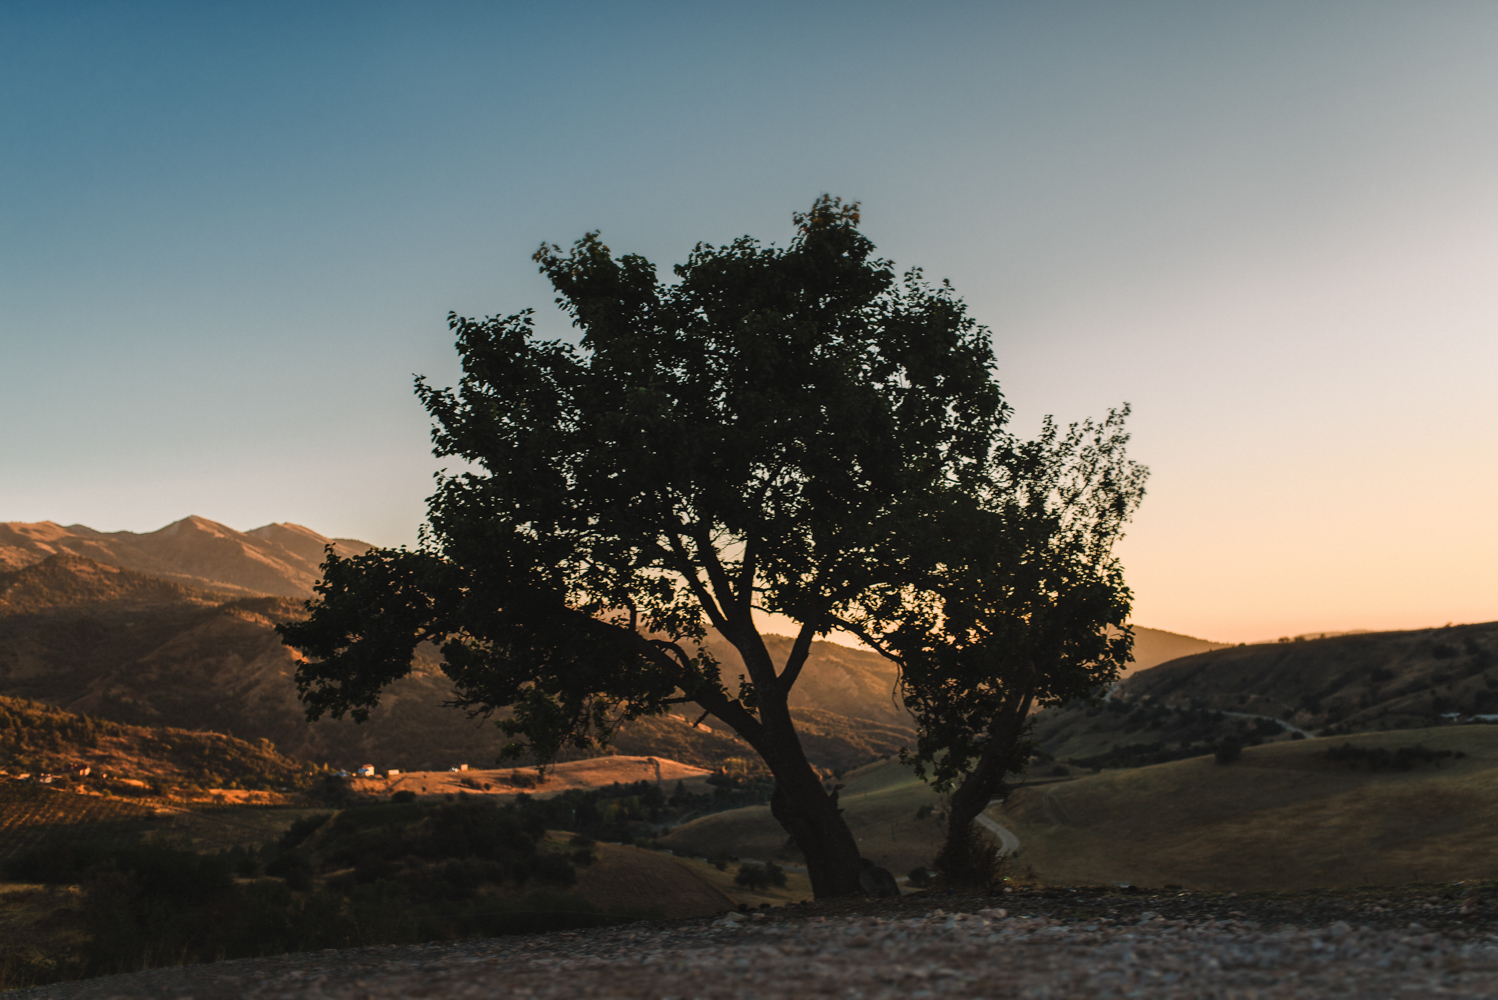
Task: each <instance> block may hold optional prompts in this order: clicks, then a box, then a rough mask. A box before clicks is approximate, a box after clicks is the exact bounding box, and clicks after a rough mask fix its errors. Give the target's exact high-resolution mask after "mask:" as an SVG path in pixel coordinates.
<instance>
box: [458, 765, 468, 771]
mask: <svg viewBox="0 0 1498 1000" xmlns="http://www.w3.org/2000/svg"><path fill="white" fill-rule="evenodd" d="M458 770H459V771H466V770H468V765H467V764H459V765H458Z"/></svg>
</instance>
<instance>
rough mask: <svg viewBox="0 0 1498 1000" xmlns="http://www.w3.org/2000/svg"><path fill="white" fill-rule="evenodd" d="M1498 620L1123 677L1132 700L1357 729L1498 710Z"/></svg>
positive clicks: (1349, 638) (1124, 692)
mask: <svg viewBox="0 0 1498 1000" xmlns="http://www.w3.org/2000/svg"><path fill="white" fill-rule="evenodd" d="M1495 667H1498V622H1488V623H1486V624H1481V625H1457V626H1448V627H1446V628H1438V629H1437V628H1432V629H1417V630H1413V631H1407V632H1363V633H1356V634H1350V635H1339V636H1331V637H1328V638H1322V639H1312V640H1307V641H1295V642H1276V643H1259V644H1257V645H1253V646H1232V647H1228V648H1224V649H1216V650H1212V651H1210V652H1205V653H1198V654H1196V655H1194V656H1187V657H1183V658H1180V659H1176V660H1172V661H1170V662H1169V663H1166V664H1163V665H1161V666H1157V667H1155V668H1153V669H1151V670H1147V671H1142V672H1140V673H1138V674H1135V675H1134V676H1133V677H1130V678H1129V679H1128V680H1126V681H1125V682H1124V683H1123V684H1122V685H1121V686H1120V687H1119V689H1118V691H1117V695H1118V697H1120V698H1124V699H1126V700H1128V701H1135V702H1153V703H1157V704H1170V705H1178V706H1185V705H1197V706H1200V707H1203V708H1208V709H1212V710H1215V711H1224V712H1251V713H1254V714H1257V715H1269V716H1274V717H1275V718H1280V719H1285V720H1287V721H1291V722H1293V723H1294V724H1295V725H1297V726H1300V727H1302V728H1304V729H1315V730H1328V729H1329V730H1332V731H1335V732H1354V731H1363V730H1370V729H1400V728H1407V727H1409V726H1412V725H1423V724H1426V723H1429V722H1431V721H1433V720H1434V719H1436V718H1438V717H1440V716H1441V715H1443V714H1446V713H1453V712H1454V713H1462V714H1483V713H1488V712H1498V670H1495V669H1494V668H1495Z"/></svg>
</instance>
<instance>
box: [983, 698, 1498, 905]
mask: <svg viewBox="0 0 1498 1000" xmlns="http://www.w3.org/2000/svg"><path fill="white" fill-rule="evenodd" d="M1344 742H1346V743H1351V744H1353V745H1354V746H1360V747H1369V748H1372V747H1383V748H1385V749H1388V750H1391V751H1392V750H1394V749H1396V748H1398V747H1402V746H1414V745H1417V744H1420V745H1424V746H1426V747H1428V748H1430V749H1433V750H1443V749H1449V750H1459V751H1462V752H1464V753H1466V754H1467V756H1466V757H1465V758H1463V759H1461V760H1457V761H1446V762H1443V763H1442V766H1441V767H1440V768H1439V769H1437V768H1435V767H1432V766H1430V765H1422V766H1419V767H1417V768H1415V769H1413V770H1410V771H1403V772H1391V771H1384V772H1378V773H1370V772H1369V771H1367V770H1361V769H1360V770H1351V769H1349V768H1347V767H1346V766H1345V765H1341V764H1334V763H1331V762H1330V761H1328V760H1327V759H1326V757H1325V753H1326V751H1327V750H1328V749H1329V748H1331V747H1333V746H1340V745H1341V744H1342V743H1344ZM1495 792H1498V728H1490V727H1485V726H1471V727H1449V728H1438V729H1418V730H1407V731H1390V732H1384V733H1364V734H1359V735H1355V736H1350V737H1337V738H1332V739H1321V740H1306V741H1295V742H1290V743H1275V744H1270V745H1266V746H1262V747H1255V748H1252V749H1249V750H1246V751H1244V753H1243V756H1242V758H1241V759H1240V760H1238V761H1237V762H1236V763H1233V764H1230V765H1219V764H1217V763H1216V762H1215V761H1214V760H1213V758H1211V757H1199V758H1194V759H1191V760H1183V761H1175V762H1173V763H1169V764H1159V765H1155V766H1153V767H1145V768H1137V769H1132V770H1123V771H1112V772H1104V773H1102V774H1099V775H1093V776H1089V777H1084V778H1079V779H1077V780H1074V781H1068V782H1062V783H1057V784H1052V785H1048V786H1043V787H1037V788H1026V789H1021V790H1019V791H1018V792H1016V793H1015V794H1014V795H1012V796H1011V797H1010V799H1009V801H1008V802H1007V803H1006V805H1005V806H1004V807H1003V808H1002V809H994V810H992V811H991V815H993V816H994V818H995V819H997V820H998V821H999V822H1001V823H1003V824H1004V825H1005V826H1008V827H1009V828H1010V829H1012V830H1014V831H1015V833H1017V834H1018V835H1019V837H1020V840H1021V842H1022V845H1023V846H1022V847H1021V848H1020V850H1019V852H1018V853H1017V854H1016V855H1015V856H1014V859H1013V861H1012V862H1011V864H1012V865H1013V866H1014V868H1015V870H1016V871H1017V872H1020V873H1025V874H1032V873H1033V875H1034V877H1036V878H1038V879H1039V880H1041V881H1043V882H1046V883H1051V884H1061V885H1065V884H1109V883H1130V884H1136V885H1148V886H1155V887H1158V886H1164V885H1170V884H1175V885H1180V886H1182V887H1185V888H1193V889H1234V890H1293V889H1306V888H1316V887H1348V886H1357V885H1368V884H1383V885H1389V884H1398V883H1404V882H1414V881H1445V880H1455V879H1472V878H1493V877H1498V795H1495Z"/></svg>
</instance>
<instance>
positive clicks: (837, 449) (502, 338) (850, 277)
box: [280, 197, 1007, 893]
mask: <svg viewBox="0 0 1498 1000" xmlns="http://www.w3.org/2000/svg"><path fill="white" fill-rule="evenodd" d="M858 221H859V219H858V212H857V206H856V205H845V204H843V203H841V202H840V201H838V200H836V199H832V198H827V197H824V198H822V199H820V200H818V202H817V203H816V204H815V205H814V206H813V208H812V210H811V211H810V212H808V213H805V214H798V215H797V216H796V217H795V222H796V226H797V233H796V236H795V238H794V240H793V241H792V242H791V243H790V245H789V246H787V247H784V248H779V247H774V246H768V247H767V246H762V245H761V244H759V243H758V242H756V241H754V240H752V239H750V238H748V237H745V238H742V239H740V240H737V241H735V242H733V243H731V244H729V245H728V246H723V247H713V246H708V245H706V244H699V245H698V246H697V247H696V248H695V249H694V250H693V251H692V253H691V255H690V256H689V257H688V259H687V261H686V262H685V263H684V264H681V265H678V266H677V267H676V268H675V276H676V281H674V282H671V283H667V282H663V281H661V280H660V279H659V278H658V276H657V273H656V270H655V268H654V266H653V265H651V264H650V262H648V261H646V260H645V259H644V258H642V257H639V256H636V255H626V256H622V257H618V258H616V257H614V255H613V254H612V253H611V251H610V250H609V248H608V247H607V246H605V245H604V244H603V243H602V242H601V240H600V239H599V236H598V234H597V233H590V234H588V235H586V236H584V237H583V238H582V239H581V240H579V241H578V242H577V243H576V244H574V245H573V247H572V248H571V249H570V250H569V251H565V252H564V251H563V250H562V249H561V248H559V247H556V246H543V247H542V248H541V249H540V250H539V251H538V252H537V253H536V255H535V259H536V261H537V263H538V264H539V265H540V267H541V270H542V271H543V272H544V273H545V274H546V275H547V277H548V278H549V279H550V280H551V282H552V285H553V286H554V287H555V289H556V290H557V293H558V298H557V302H558V304H559V305H561V306H562V307H563V308H564V309H565V310H566V312H567V313H568V314H569V315H570V316H571V317H572V319H573V322H574V324H575V325H576V326H577V327H578V328H579V329H580V330H581V331H582V333H581V337H580V338H579V340H578V342H577V343H576V344H572V343H569V342H565V341H562V340H555V339H553V340H547V339H542V338H540V337H539V336H538V335H537V334H536V331H535V328H534V317H533V314H532V313H531V312H530V311H524V312H520V313H515V314H513V315H509V316H504V317H492V318H488V319H482V320H473V319H466V318H462V317H458V316H455V315H453V316H450V317H449V323H450V326H451V328H452V330H453V331H454V333H455V334H456V336H457V347H458V351H459V353H460V355H461V357H462V361H463V371H464V374H463V378H462V380H461V382H460V383H459V385H458V386H457V387H456V388H454V389H438V388H434V387H432V386H430V385H428V384H427V383H426V382H425V381H423V380H418V384H417V391H418V394H419V395H420V397H421V400H422V402H423V403H424V404H425V406H426V408H427V410H428V412H429V413H430V414H431V416H432V417H433V419H434V421H435V429H434V432H433V441H434V443H435V451H436V453H437V454H438V455H439V456H452V457H457V458H461V459H464V460H466V461H467V462H469V463H471V465H472V467H473V468H474V469H475V471H470V472H464V473H461V474H458V475H454V476H450V477H445V478H442V479H441V480H440V482H439V484H438V489H437V492H436V493H435V495H434V496H433V497H432V498H431V499H430V501H429V519H428V528H427V530H426V533H425V535H424V544H423V546H422V547H421V549H420V550H418V551H407V550H376V551H373V552H370V553H367V554H365V555H362V556H357V557H354V558H351V559H346V560H345V559H339V558H337V557H336V556H333V555H332V554H331V553H330V554H329V561H328V563H327V564H326V566H325V577H324V580H323V582H322V583H321V584H320V585H319V587H318V596H317V599H316V600H315V601H314V602H313V603H312V604H311V605H310V606H309V610H310V612H311V616H310V618H309V619H308V620H307V621H306V622H304V623H300V624H288V625H283V626H281V627H280V628H281V632H282V634H283V636H284V637H285V639H286V641H287V642H288V643H289V644H290V645H292V646H295V647H297V648H298V649H300V650H301V651H303V652H304V653H305V654H307V656H308V658H309V659H308V662H306V663H305V664H303V666H302V668H301V669H300V670H299V671H298V675H297V681H298V685H299V689H300V691H301V692H302V696H303V699H304V702H305V704H306V706H307V709H308V712H309V714H310V715H311V716H312V717H314V718H315V717H317V716H318V715H320V714H322V713H323V712H331V713H332V714H334V715H341V714H343V713H344V712H352V713H353V714H354V715H355V717H356V718H362V717H363V716H364V715H365V714H367V712H368V710H369V709H370V707H372V706H373V705H374V704H376V702H377V700H378V698H379V695H380V691H381V690H382V689H383V688H384V687H385V686H386V685H388V684H389V683H391V682H392V681H393V680H395V679H398V678H399V677H401V676H403V675H404V673H405V672H406V671H407V670H408V669H409V664H410V659H411V655H412V651H413V649H414V648H415V646H416V644H417V643H419V642H423V641H429V642H433V643H436V644H438V645H439V646H440V647H441V649H442V654H443V658H444V669H445V670H446V671H447V673H448V675H449V676H450V677H451V678H452V680H453V682H454V685H455V689H456V692H457V698H458V700H459V701H460V703H462V704H464V705H467V706H469V707H470V708H472V709H474V710H477V711H490V710H493V709H505V710H506V712H507V714H506V715H505V716H504V718H503V719H502V721H501V723H500V724H501V725H502V726H503V727H504V728H505V730H506V731H507V732H508V733H509V734H510V735H511V736H512V737H514V738H515V743H514V744H513V747H512V749H513V750H514V751H515V752H522V751H524V750H530V751H531V752H534V753H536V754H538V755H540V756H542V757H546V756H549V755H552V754H555V753H556V752H558V751H559V750H560V749H562V748H563V747H565V746H569V745H570V746H573V747H577V748H588V747H592V746H596V745H598V744H599V743H601V742H606V741H607V740H608V738H609V737H610V735H611V733H612V731H613V730H614V728H615V727H616V726H617V725H618V724H619V723H620V722H621V721H624V720H628V719H630V718H633V717H637V716H639V715H641V714H648V713H655V712H660V711H662V710H664V709H665V708H666V706H668V705H670V704H673V703H676V702H680V701H694V702H696V703H697V704H698V705H699V706H701V707H702V708H703V709H704V710H706V711H708V712H711V713H712V714H714V715H716V716H718V717H719V718H720V719H722V720H723V721H724V722H726V723H728V724H729V725H730V726H731V727H733V728H734V729H735V730H736V731H737V732H738V733H739V734H740V735H741V736H742V737H743V738H744V740H745V741H746V742H747V743H749V744H750V745H751V746H752V747H754V749H755V750H757V751H758V752H759V753H760V755H761V756H762V757H764V759H765V761H766V763H767V765H768V766H769V767H770V769H771V771H772V772H773V773H774V775H775V778H776V782H777V786H776V797H775V799H774V800H772V807H773V808H774V809H775V814H776V816H777V818H779V819H780V820H781V822H782V823H783V824H785V825H786V826H787V829H788V830H789V831H790V832H791V833H792V835H793V836H795V837H796V839H797V842H798V844H799V845H800V846H801V848H802V850H803V851H804V852H805V853H806V855H807V859H808V864H809V867H810V869H811V872H812V880H813V885H814V887H816V889H817V891H818V892H819V893H840V892H851V891H856V886H857V873H858V871H859V865H858V860H859V859H858V857H857V848H856V842H854V841H853V839H852V836H851V834H849V833H848V832H847V829H846V825H845V824H844V823H843V822H842V820H841V818H840V816H839V815H838V812H837V809H836V803H835V799H834V798H832V797H830V796H829V795H828V794H827V793H826V792H824V791H823V789H822V787H821V784H820V782H819V781H818V780H817V777H816V775H815V773H814V772H813V771H812V769H811V767H810V765H809V764H807V762H806V760H805V757H804V755H803V754H802V752H801V748H800V743H799V740H798V738H797V736H796V733H795V728H794V726H793V724H792V722H791V719H790V714H789V710H788V706H787V703H786V699H787V696H788V695H789V692H790V690H791V688H792V686H793V685H794V684H795V683H796V680H797V677H798V676H799V674H800V671H801V668H802V666H803V665H804V663H805V661H806V656H807V654H808V652H809V651H810V646H811V642H812V640H813V638H814V637H815V636H817V635H818V634H821V633H824V632H825V631H827V630H828V629H829V628H831V627H832V626H833V624H834V623H835V622H836V621H837V620H839V615H840V614H841V613H842V612H843V611H844V609H846V608H849V607H853V606H856V605H858V604H859V603H860V602H863V601H865V600H866V599H867V598H868V597H869V595H871V594H872V593H873V592H874V591H875V590H877V589H878V588H880V587H882V586H884V585H885V584H886V583H887V582H888V581H890V580H891V579H895V578H897V577H899V576H900V574H902V573H905V572H906V569H905V568H904V567H902V566H901V565H899V563H900V560H902V559H904V558H905V555H904V553H905V552H906V548H905V546H904V544H903V540H904V539H906V538H908V537H911V536H913V535H915V534H917V533H919V532H920V531H921V530H923V529H922V526H923V525H924V524H926V523H927V522H929V521H930V519H931V518H932V516H933V513H934V512H935V511H937V510H938V509H940V508H941V507H942V506H943V505H945V504H948V503H949V502H950V501H949V500H948V498H949V497H950V496H952V495H963V494H972V493H976V492H978V491H980V490H981V489H982V486H983V483H984V482H985V477H987V476H989V475H990V473H991V465H992V458H993V454H994V448H995V446H996V444H997V443H998V442H999V441H1000V440H1001V434H1002V431H1001V428H1002V425H1003V422H1004V420H1005V418H1006V416H1007V410H1006V408H1005V406H1004V403H1003V400H1002V397H1001V395H1000V393H999V389H998V386H997V383H996V382H995V381H994V379H993V374H992V369H993V358H992V354H991V348H990V340H989V336H988V334H987V331H985V330H984V329H983V328H981V327H980V326H979V325H978V324H977V323H975V322H974V321H973V320H972V319H971V317H969V316H968V315H967V312H966V309H965V306H964V305H963V303H962V301H961V300H960V299H959V298H957V296H956V295H955V293H954V292H953V290H952V289H951V288H950V287H949V286H948V285H945V284H942V285H939V286H932V285H930V284H928V283H927V282H925V281H924V279H923V278H922V276H921V273H920V272H919V271H918V270H911V271H907V272H905V273H904V274H903V275H897V274H896V272H895V270H894V268H893V266H892V265H891V264H890V263H889V262H888V261H884V260H881V259H879V258H877V257H876V256H874V252H873V251H874V248H873V245H872V243H870V242H869V240H868V239H867V238H866V237H865V236H864V235H863V234H862V233H861V232H860V231H859V230H858ZM756 608H758V609H763V610H765V611H771V612H779V613H782V614H785V615H787V616H789V617H790V618H792V619H793V620H795V621H796V622H798V623H800V624H801V628H800V631H799V633H798V635H797V636H796V637H795V638H796V642H795V645H794V646H793V648H792V651H791V654H790V656H789V658H788V659H787V660H786V662H784V663H783V664H776V663H774V662H772V661H771V658H770V656H769V654H768V652H767V651H766V649H765V646H764V643H763V641H762V640H761V638H760V636H759V633H758V631H757V629H756V626H755V623H754V618H753V613H754V610H755V609H756ZM708 627H712V628H715V629H717V630H718V631H719V632H721V633H722V635H723V636H724V637H725V638H726V639H728V641H729V642H731V643H732V644H733V645H734V646H735V647H736V648H737V649H738V651H739V652H740V653H741V654H742V655H743V658H744V661H745V664H746V670H747V673H746V675H745V676H744V677H743V678H741V679H740V683H739V684H738V685H737V687H736V688H734V687H733V686H731V685H730V686H725V685H724V684H723V683H722V680H721V678H720V676H719V672H718V666H717V664H716V663H714V662H713V660H712V658H711V657H710V656H709V655H708V654H707V652H706V651H705V649H704V648H703V647H702V644H701V640H702V639H703V637H704V635H705V630H706V629H707V628H708Z"/></svg>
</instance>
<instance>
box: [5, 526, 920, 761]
mask: <svg viewBox="0 0 1498 1000" xmlns="http://www.w3.org/2000/svg"><path fill="white" fill-rule="evenodd" d="M304 613H305V612H304V610H303V608H302V606H301V602H300V601H297V600H294V599H291V598H286V597H273V596H269V597H266V596H261V597H246V596H235V595H233V594H230V593H224V592H222V591H212V590H206V589H197V588H192V587H187V586H184V585H182V584H180V583H173V582H168V581H163V580H159V579H155V578H153V577H149V576H146V575H144V574H140V573H136V572H133V571H131V570H127V569H122V568H120V567H117V566H112V565H104V564H100V563H96V562H94V561H92V560H90V559H86V558H83V557H80V556H76V555H72V554H69V553H60V554H57V555H53V556H50V557H48V558H47V559H45V560H43V561H42V562H39V563H35V564H32V565H29V566H26V567H24V568H22V569H19V570H13V571H10V572H5V573H0V694H5V695H11V696H16V697H24V698H32V699H36V700H38V701H43V702H48V703H50V704H55V705H60V706H63V707H65V708H68V709H70V710H74V711H80V712H88V713H90V714H93V715H97V716H100V717H102V718H107V719H112V720H115V721H118V722H125V723H131V724H137V725H149V726H156V725H169V726H179V727H184V728H186V727H190V728H197V729H209V730H215V731H218V732H224V733H232V734H234V735H236V736H240V737H243V738H246V739H268V740H270V741H271V743H272V744H273V745H274V746H275V747H276V748H277V750H279V751H280V752H282V753H286V754H290V755H293V756H296V757H300V758H302V759H304V760H312V761H319V762H324V761H326V762H331V763H334V764H337V765H340V766H345V767H354V766H357V765H359V764H362V763H366V762H367V763H375V764H378V765H379V766H381V767H398V768H401V769H402V770H430V769H446V768H447V767H449V766H452V765H454V764H459V763H472V764H476V765H484V764H488V763H491V762H492V761H493V760H494V759H495V757H496V756H497V754H498V753H499V750H500V748H501V747H502V746H503V744H504V742H505V739H504V737H503V736H502V735H501V734H500V733H499V732H498V731H497V730H496V729H495V727H494V726H493V724H492V723H485V722H483V721H482V720H469V719H467V718H466V717H465V716H464V715H463V713H462V712H460V711H458V710H456V709H452V708H447V707H444V704H443V703H444V702H445V701H447V700H448V698H449V697H450V693H451V684H450V682H449V681H448V679H447V677H446V675H445V674H443V673H442V671H441V669H440V663H439V658H438V656H437V654H436V651H435V650H433V649H431V648H429V647H422V648H420V649H418V652H417V659H416V663H415V666H414V668H413V670H412V673H411V674H410V675H409V676H408V677H406V678H405V679H403V680H401V681H398V682H396V683H395V684H394V685H392V686H391V688H390V689H389V690H388V691H387V692H386V694H385V696H384V698H383V699H382V701H381V704H380V707H379V708H377V709H376V710H375V711H374V712H373V713H372V714H371V718H370V721H369V722H368V723H366V724H364V725H362V726H360V725H355V724H354V723H353V722H352V721H335V720H331V719H324V720H322V721H319V722H318V723H316V724H313V725H308V724H307V722H306V721H305V719H304V717H303V713H302V708H301V705H300V703H299V702H298V701H297V698H296V686H295V682H294V679H293V678H294V675H295V672H296V664H297V660H296V656H295V654H293V653H292V652H291V651H290V650H289V649H287V648H286V647H285V646H283V645H282V644H281V641H280V638H279V636H277V634H276V633H275V631H274V625H275V623H276V622H279V621H288V620H294V619H297V618H300V617H301V616H302V615H303V614H304ZM838 648H840V647H838ZM866 655H868V656H872V654H866ZM820 670H821V668H820V666H818V665H817V664H812V665H809V666H808V668H807V671H806V674H805V676H807V677H809V678H811V679H812V680H813V681H815V680H816V679H817V678H818V677H819V676H820ZM797 714H798V717H800V718H801V719H802V721H803V723H804V724H805V726H806V745H807V749H808V752H809V754H810V756H811V759H812V760H813V761H814V762H816V763H818V764H820V765H821V766H822V767H825V768H829V769H843V770H846V769H849V768H852V767H856V766H858V765H859V764H862V763H866V762H867V761H869V760H872V759H874V758H875V757H877V756H880V755H882V754H886V753H892V752H894V751H896V750H898V748H899V747H900V746H901V745H903V743H904V741H905V739H906V736H907V731H905V730H902V729H901V728H900V727H899V726H897V725H891V724H887V723H883V722H880V721H877V720H864V719H850V718H848V717H847V715H846V714H844V713H832V712H827V711H824V710H819V709H814V708H804V709H797ZM691 721H692V720H688V719H685V718H672V717H665V718H659V719H641V720H638V721H636V722H634V723H632V724H631V725H630V726H629V727H628V728H627V729H626V731H625V732H624V733H623V735H622V736H621V737H620V739H619V740H618V741H617V743H616V749H617V750H618V752H620V753H623V754H636V755H640V756H649V755H657V756H665V757H669V758H672V759H674V760H680V761H682V762H684V763H689V764H694V765H698V766H703V767H714V766H717V765H718V764H720V763H721V762H723V761H724V760H725V759H728V758H733V757H752V756H753V753H752V751H751V750H750V749H749V748H748V747H747V746H746V745H745V744H743V743H742V742H741V741H739V740H738V739H737V738H736V737H734V736H733V735H732V734H731V733H728V732H726V731H717V730H712V729H711V728H707V727H704V728H697V727H694V726H692V725H691V724H690V722H691Z"/></svg>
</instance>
